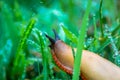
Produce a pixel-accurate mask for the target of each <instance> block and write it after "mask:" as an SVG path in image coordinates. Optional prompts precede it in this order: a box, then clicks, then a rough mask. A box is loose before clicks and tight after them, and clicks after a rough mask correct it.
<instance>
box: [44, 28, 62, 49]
mask: <svg viewBox="0 0 120 80" xmlns="http://www.w3.org/2000/svg"><path fill="white" fill-rule="evenodd" d="M53 32H54V35H55V39H53V38H51V37H50V36H48V35H47V34H45V36H46V37H47V38H48V39H49V41H50V43H51V44H50V45H49V47H50V48H53V45H54V44H55V42H56V41H58V40H60V37H59V36H58V34H57V33H56V31H55V30H54V29H53Z"/></svg>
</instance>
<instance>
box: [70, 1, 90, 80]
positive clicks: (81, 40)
mask: <svg viewBox="0 0 120 80" xmlns="http://www.w3.org/2000/svg"><path fill="white" fill-rule="evenodd" d="M90 7H91V0H89V1H88V5H87V9H86V12H85V15H84V17H83V22H82V27H81V31H80V35H79V38H78V44H77V52H76V56H75V61H74V70H73V71H74V72H73V76H72V80H79V75H80V64H81V56H82V49H83V45H84V40H85V34H86V29H87V22H88V21H87V20H88V16H89V12H90Z"/></svg>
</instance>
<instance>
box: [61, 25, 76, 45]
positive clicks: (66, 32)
mask: <svg viewBox="0 0 120 80" xmlns="http://www.w3.org/2000/svg"><path fill="white" fill-rule="evenodd" d="M62 29H63V31H64V33H65V34H66V36H67V37H68V38H69V39H70V40H71V41H72V42H73V43H75V44H77V41H78V39H77V37H76V36H75V35H74V34H73V33H72V32H70V31H69V30H68V29H67V28H65V27H63V25H62Z"/></svg>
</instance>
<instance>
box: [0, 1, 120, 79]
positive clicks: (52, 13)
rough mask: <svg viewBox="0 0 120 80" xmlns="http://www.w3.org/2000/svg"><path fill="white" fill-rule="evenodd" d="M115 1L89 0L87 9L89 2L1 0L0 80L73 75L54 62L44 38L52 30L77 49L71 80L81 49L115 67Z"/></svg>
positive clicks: (118, 60) (119, 34)
mask: <svg viewBox="0 0 120 80" xmlns="http://www.w3.org/2000/svg"><path fill="white" fill-rule="evenodd" d="M89 1H90V0H89ZM119 2H120V1H119V0H110V1H109V0H93V1H92V3H91V9H90V12H89V9H88V8H90V7H87V4H88V0H29V1H27V0H26V1H25V0H0V42H1V43H0V63H1V64H0V80H23V79H26V78H29V79H32V80H43V79H44V80H48V79H52V80H54V79H61V80H70V79H72V76H71V75H68V74H66V73H65V72H63V71H62V70H60V69H59V68H58V67H57V66H56V65H55V63H54V62H53V59H52V56H51V54H50V53H51V52H50V50H49V47H48V45H49V44H50V43H49V41H48V40H47V39H46V38H45V36H44V33H45V34H48V35H49V36H52V37H54V34H53V32H52V29H55V30H56V31H57V33H58V34H59V36H60V38H61V39H62V40H64V42H66V43H67V44H69V45H70V46H72V48H74V47H77V49H78V51H77V57H76V58H75V59H76V60H75V65H74V68H76V69H78V70H76V69H75V70H74V75H73V76H74V77H73V79H74V80H76V79H78V76H79V74H78V73H79V71H80V70H79V66H80V64H79V63H80V62H79V60H80V59H81V55H82V54H80V53H81V52H82V49H87V50H90V51H92V52H95V53H97V54H98V55H100V56H102V57H104V58H106V59H108V60H110V61H111V62H113V63H114V64H116V65H117V66H120V55H119V50H120V14H119V12H120V9H119V6H120V3H119ZM110 5H111V6H110ZM88 19H89V20H88ZM61 23H62V24H63V25H61V26H58V25H59V24H61ZM64 25H65V26H64ZM105 26H107V27H108V28H107V29H106V28H105ZM79 31H80V32H79ZM86 31H87V32H86ZM79 33H80V34H79ZM116 52H117V53H118V55H117V56H114V55H115V54H116ZM78 53H79V54H78ZM73 54H74V51H73ZM77 59H79V60H77ZM77 63H78V64H77ZM29 66H33V67H32V68H29ZM77 67H78V68H77ZM29 69H32V70H31V71H30V72H29ZM31 74H32V75H31Z"/></svg>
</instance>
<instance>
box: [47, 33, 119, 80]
mask: <svg viewBox="0 0 120 80" xmlns="http://www.w3.org/2000/svg"><path fill="white" fill-rule="evenodd" d="M54 34H55V39H52V38H51V37H49V36H48V35H46V37H47V38H48V39H49V40H50V42H51V45H50V49H51V53H52V57H53V59H54V61H55V63H56V64H57V66H58V67H59V68H60V69H62V70H63V71H65V72H66V73H68V74H72V73H73V65H74V57H73V54H72V48H71V47H70V46H69V45H67V44H65V43H64V42H63V41H62V40H60V38H59V36H58V35H57V34H56V32H55V31H54ZM74 50H75V51H76V49H74ZM82 53H83V54H82V60H81V66H80V68H81V74H80V76H81V78H82V80H120V68H119V67H118V66H116V65H115V64H113V63H111V62H110V61H108V60H106V59H104V58H102V57H100V56H99V55H97V54H95V53H93V52H90V51H87V50H83V52H82Z"/></svg>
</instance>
